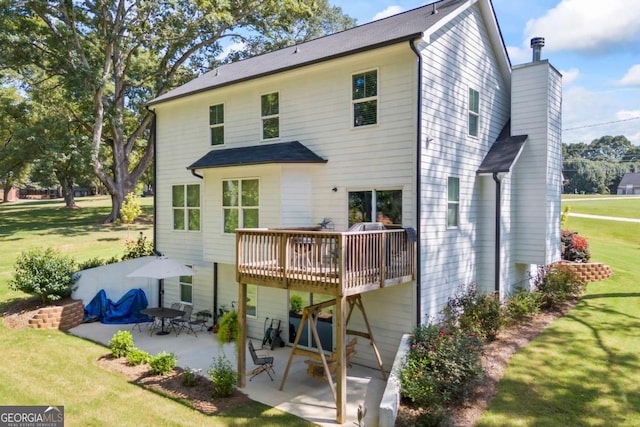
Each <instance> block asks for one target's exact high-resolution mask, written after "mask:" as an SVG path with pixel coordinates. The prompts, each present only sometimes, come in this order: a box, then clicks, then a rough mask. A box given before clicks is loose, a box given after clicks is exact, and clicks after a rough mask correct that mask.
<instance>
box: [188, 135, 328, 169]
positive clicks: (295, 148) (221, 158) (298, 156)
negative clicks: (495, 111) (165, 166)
mask: <svg viewBox="0 0 640 427" xmlns="http://www.w3.org/2000/svg"><path fill="white" fill-rule="evenodd" d="M326 162H327V160H325V159H323V158H322V157H320V156H318V155H317V154H315V153H314V152H313V151H311V150H309V149H308V148H307V147H305V146H304V145H302V144H300V143H299V142H298V141H291V142H279V143H276V144H267V145H252V146H249V147H239V148H227V149H222V150H211V151H209V152H208V153H207V154H205V155H204V156H203V157H202V158H200V159H198V160H196V161H195V162H194V163H193V164H192V165H191V166H188V167H187V169H192V170H194V169H207V168H221V167H227V166H246V165H260V164H265V163H326Z"/></svg>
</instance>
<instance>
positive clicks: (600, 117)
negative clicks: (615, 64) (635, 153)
mask: <svg viewBox="0 0 640 427" xmlns="http://www.w3.org/2000/svg"><path fill="white" fill-rule="evenodd" d="M638 95H640V90H635V89H633V90H624V91H622V90H607V91H593V90H589V89H587V88H584V87H581V86H570V87H568V88H566V87H565V89H564V90H563V94H562V128H563V129H564V131H563V135H562V142H564V143H569V144H574V143H577V142H585V143H590V142H591V141H593V140H594V139H598V138H600V137H601V136H604V135H614V136H615V135H624V136H626V137H627V138H628V139H629V141H631V142H633V143H634V144H636V145H638V144H640V119H634V118H635V117H640V111H639V110H637V103H635V102H634V101H633V100H634V99H637V98H638ZM629 119H634V120H629Z"/></svg>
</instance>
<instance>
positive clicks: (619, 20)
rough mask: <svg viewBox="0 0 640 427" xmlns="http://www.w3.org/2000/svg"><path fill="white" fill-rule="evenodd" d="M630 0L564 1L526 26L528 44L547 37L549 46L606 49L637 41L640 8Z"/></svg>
mask: <svg viewBox="0 0 640 427" xmlns="http://www.w3.org/2000/svg"><path fill="white" fill-rule="evenodd" d="M632 3H634V2H630V1H629V0H607V1H606V2H602V1H601V0H562V1H561V2H560V3H559V4H558V5H557V6H556V7H554V8H553V9H550V10H548V11H547V13H546V14H545V15H544V16H542V17H540V18H536V19H532V20H529V21H528V22H527V25H526V28H525V32H524V33H525V36H526V39H525V44H526V45H527V46H528V43H529V40H530V38H531V37H538V36H540V37H544V38H545V39H546V49H548V50H551V51H556V50H574V51H584V52H587V51H604V50H605V49H607V47H608V46H611V45H619V44H627V43H629V44H632V45H633V43H637V39H639V38H640V25H638V22H640V7H637V5H635V4H632Z"/></svg>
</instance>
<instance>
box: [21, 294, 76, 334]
mask: <svg viewBox="0 0 640 427" xmlns="http://www.w3.org/2000/svg"><path fill="white" fill-rule="evenodd" d="M83 320H84V305H83V304H82V301H80V300H75V301H69V302H66V303H62V304H60V305H54V306H49V307H42V308H41V309H40V310H38V312H37V313H36V314H35V315H34V316H33V317H32V318H31V319H29V327H31V328H34V329H62V330H67V329H71V328H73V327H76V326H78V325H79V324H80V323H82V321H83Z"/></svg>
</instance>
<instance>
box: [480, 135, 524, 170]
mask: <svg viewBox="0 0 640 427" xmlns="http://www.w3.org/2000/svg"><path fill="white" fill-rule="evenodd" d="M526 140H527V135H517V136H510V137H506V138H501V139H499V140H498V141H496V142H494V143H493V145H492V146H491V148H490V149H489V152H488V153H487V155H486V156H485V158H484V160H483V161H482V164H481V165H480V168H479V169H478V170H477V171H476V174H477V175H486V174H493V173H501V172H510V171H511V167H512V166H513V165H514V164H515V162H516V161H517V160H518V156H520V153H521V152H522V148H523V147H524V143H525V141H526Z"/></svg>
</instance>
